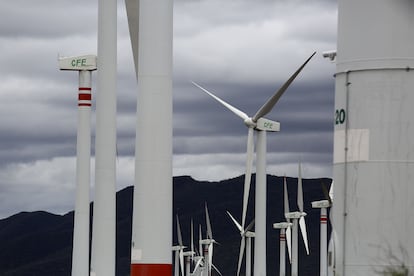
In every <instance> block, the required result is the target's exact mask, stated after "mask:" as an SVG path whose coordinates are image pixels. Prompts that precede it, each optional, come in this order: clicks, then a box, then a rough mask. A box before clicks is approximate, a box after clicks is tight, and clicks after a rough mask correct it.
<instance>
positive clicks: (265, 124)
mask: <svg viewBox="0 0 414 276" xmlns="http://www.w3.org/2000/svg"><path fill="white" fill-rule="evenodd" d="M315 53H316V52H315ZM315 53H313V54H312V55H311V56H310V57H309V58H308V59H307V60H306V61H305V62H304V63H303V64H302V65H301V66H300V67H299V69H297V70H296V72H295V73H294V74H293V75H292V76H291V77H290V78H289V79H288V80H287V81H286V82H285V83H284V84H283V85H282V87H281V88H280V89H279V90H278V91H276V93H275V94H274V95H273V96H272V97H270V98H269V99H268V100H267V101H266V103H265V104H264V105H263V106H262V107H261V108H260V109H259V110H258V111H257V112H256V114H255V115H254V116H253V117H249V116H248V115H247V114H246V113H244V112H243V111H241V110H239V109H237V108H236V107H234V106H232V105H230V104H228V103H227V102H225V101H223V100H221V99H220V98H218V97H216V96H215V95H213V94H212V93H210V92H209V91H207V90H206V89H204V88H203V87H201V86H200V85H198V84H197V83H195V82H193V84H194V85H195V86H197V87H198V88H200V89H201V90H203V91H204V92H206V93H207V94H208V95H210V96H211V97H213V98H214V99H215V100H216V101H218V102H219V103H221V104H222V105H224V106H225V107H226V108H227V109H229V110H230V111H231V112H233V113H234V114H235V115H237V116H238V117H240V118H241V119H242V120H243V122H244V124H245V125H246V126H247V127H248V135H247V153H246V154H247V158H246V175H245V182H244V195H243V215H242V227H243V228H244V226H245V220H246V211H247V201H248V198H249V196H248V195H249V190H250V178H251V172H252V162H253V151H254V149H253V132H254V131H257V145H256V147H257V155H256V199H255V220H256V227H255V249H254V275H256V276H265V275H266V193H267V192H266V132H267V131H272V132H275V131H279V130H280V124H279V123H278V122H275V121H271V120H268V119H265V118H263V116H265V115H266V114H268V113H269V112H270V111H271V110H272V109H273V107H274V106H275V104H276V103H277V102H278V101H279V99H280V97H281V96H282V95H283V93H284V92H285V91H286V89H287V88H288V87H289V85H290V84H291V83H292V82H293V80H294V79H295V78H296V76H297V75H298V74H299V73H300V71H302V69H303V68H304V67H305V65H306V64H307V63H308V62H309V60H310V59H311V58H312V57H313V56H314V55H315Z"/></svg>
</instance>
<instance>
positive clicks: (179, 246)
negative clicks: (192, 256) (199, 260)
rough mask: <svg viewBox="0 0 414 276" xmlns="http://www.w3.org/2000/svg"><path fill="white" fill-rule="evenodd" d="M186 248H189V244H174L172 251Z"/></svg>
mask: <svg viewBox="0 0 414 276" xmlns="http://www.w3.org/2000/svg"><path fill="white" fill-rule="evenodd" d="M185 248H187V246H181V245H174V246H173V247H172V251H179V250H181V249H185Z"/></svg>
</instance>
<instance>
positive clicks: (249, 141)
mask: <svg viewBox="0 0 414 276" xmlns="http://www.w3.org/2000/svg"><path fill="white" fill-rule="evenodd" d="M253 133H254V130H253V128H251V127H249V132H248V133H247V151H246V174H245V176H244V191H243V213H242V228H243V229H244V226H245V223H246V214H247V205H248V202H249V193H250V182H251V178H252V166H253V153H254V142H253Z"/></svg>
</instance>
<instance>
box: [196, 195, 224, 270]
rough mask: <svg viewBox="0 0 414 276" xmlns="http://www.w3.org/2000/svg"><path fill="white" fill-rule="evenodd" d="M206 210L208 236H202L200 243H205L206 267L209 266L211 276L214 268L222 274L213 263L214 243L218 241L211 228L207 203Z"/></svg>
mask: <svg viewBox="0 0 414 276" xmlns="http://www.w3.org/2000/svg"><path fill="white" fill-rule="evenodd" d="M205 212H206V227H207V238H206V239H201V238H200V245H204V266H205V268H207V275H208V276H211V270H212V268H214V270H215V271H216V272H217V273H219V274H220V275H221V272H220V271H219V270H218V269H217V267H215V266H214V264H213V249H214V244H215V243H217V242H216V241H215V240H214V238H213V232H212V230H211V223H210V216H209V214H208V208H207V203H206V204H205ZM200 233H201V232H200ZM200 250H201V248H200Z"/></svg>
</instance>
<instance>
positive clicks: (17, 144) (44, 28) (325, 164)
mask: <svg viewBox="0 0 414 276" xmlns="http://www.w3.org/2000/svg"><path fill="white" fill-rule="evenodd" d="M97 5H98V1H97V0H94V1H84V0H60V1H56V0H36V1H29V0H13V1H1V3H0V64H1V66H0V218H2V217H7V216H9V215H11V214H14V213H17V212H20V211H34V210H46V211H50V212H54V213H65V212H67V211H70V210H72V209H73V208H74V202H75V199H74V197H75V195H74V191H75V154H76V132H77V129H76V128H77V87H78V86H77V85H78V83H77V82H78V75H77V73H76V72H62V71H59V70H58V66H57V57H58V55H59V54H60V55H62V56H73V55H81V54H96V52H97V50H96V49H97V45H96V40H97V33H96V32H97V9H98V7H97ZM336 26H337V3H336V1H331V0H313V1H308V0H289V1H288V0H274V1H271V0H259V1H247V0H175V1H174V91H173V93H174V114H173V120H174V126H173V127H174V137H173V143H174V160H173V168H174V175H191V176H192V177H194V178H196V179H199V180H222V179H226V178H230V177H235V176H238V175H240V174H243V173H244V169H245V151H246V140H247V128H246V127H245V125H244V124H243V122H242V121H241V120H240V118H238V117H237V116H235V115H234V114H233V113H231V112H229V111H228V110H226V109H224V108H223V107H222V106H221V105H219V104H218V103H217V102H216V101H214V100H213V99H212V98H210V97H209V96H207V95H206V94H205V93H203V92H202V91H201V90H199V89H198V88H196V87H194V86H193V85H192V84H191V83H190V81H196V82H198V83H199V84H201V85H202V86H204V87H205V88H206V89H208V90H210V91H211V92H214V93H215V94H216V95H217V96H219V97H221V98H222V99H224V100H225V101H227V102H229V103H231V104H232V105H234V106H236V107H237V108H239V109H241V110H243V111H244V112H245V113H247V114H248V115H250V116H251V115H253V114H254V113H256V111H257V110H258V109H259V108H260V106H261V105H262V104H263V103H264V102H265V101H266V100H267V99H268V98H269V97H270V96H271V95H272V94H273V93H274V92H275V91H276V90H277V89H278V88H279V87H280V86H281V85H282V84H283V82H284V81H286V80H287V79H288V78H289V77H290V75H291V74H292V73H293V72H294V71H295V70H296V69H297V67H299V66H300V65H301V64H302V63H303V62H304V61H305V60H306V59H307V58H308V56H309V55H310V54H311V53H312V52H314V51H317V54H316V56H315V57H314V58H313V59H312V60H311V61H310V62H309V64H308V65H307V66H306V67H305V69H304V70H303V71H302V73H301V74H300V75H299V77H298V78H297V80H296V81H295V82H294V83H293V84H292V85H291V87H290V88H289V89H288V90H287V91H286V93H285V95H284V96H283V97H282V99H281V100H280V101H279V102H278V103H277V105H276V106H275V108H274V110H273V111H272V112H271V113H269V114H268V115H267V116H266V117H267V118H269V119H272V120H276V121H279V122H280V123H281V131H280V132H279V133H269V134H268V159H267V160H268V169H267V170H268V173H270V174H274V175H284V174H286V175H288V176H297V164H298V162H299V161H301V162H302V164H303V166H302V167H303V173H302V174H303V176H304V177H306V178H312V177H325V176H328V177H330V176H331V175H332V147H333V108H334V78H333V74H334V71H335V66H334V64H332V63H330V62H329V61H328V60H326V59H324V58H322V52H323V51H326V50H332V49H335V48H336ZM93 78H94V81H95V80H96V73H94V75H93ZM95 88H96V85H95V84H94V87H93V97H95V98H96V93H99V92H98V91H96V89H95ZM94 89H95V90H94ZM136 93H137V91H136V80H135V72H134V67H133V60H132V51H131V46H130V40H129V31H128V27H127V21H126V12H125V6H124V1H123V0H119V1H118V103H117V106H118V115H117V128H118V142H117V143H118V153H119V156H118V161H117V185H118V190H119V189H122V188H124V187H126V186H129V185H132V184H133V182H134V147H135V111H136ZM93 109H94V107H93ZM94 121H95V118H94V115H93V118H92V124H93V127H92V128H94V123H93V122H94ZM93 132H94V131H93ZM92 139H93V140H94V137H93V138H92ZM93 168H94V167H93V163H92V174H93V173H94V169H93ZM92 183H93V179H92Z"/></svg>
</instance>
